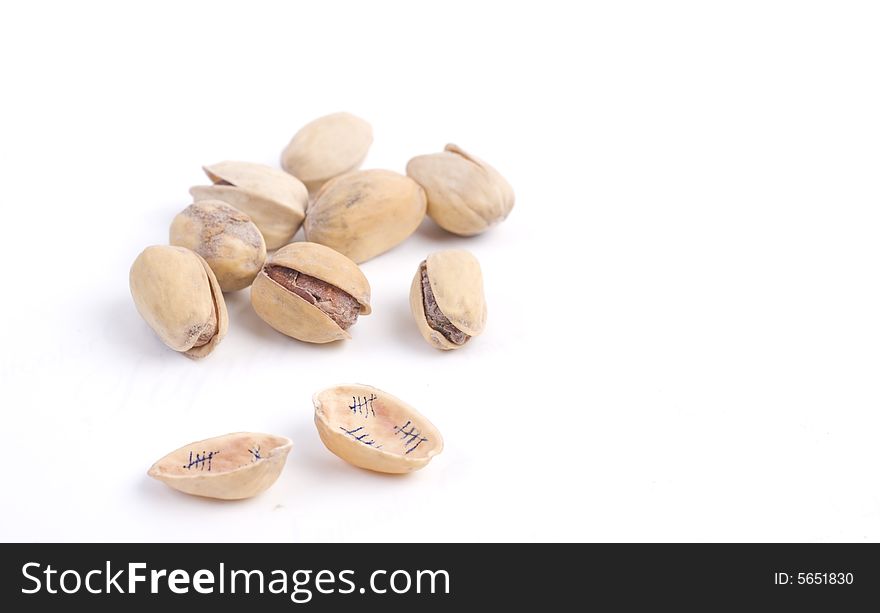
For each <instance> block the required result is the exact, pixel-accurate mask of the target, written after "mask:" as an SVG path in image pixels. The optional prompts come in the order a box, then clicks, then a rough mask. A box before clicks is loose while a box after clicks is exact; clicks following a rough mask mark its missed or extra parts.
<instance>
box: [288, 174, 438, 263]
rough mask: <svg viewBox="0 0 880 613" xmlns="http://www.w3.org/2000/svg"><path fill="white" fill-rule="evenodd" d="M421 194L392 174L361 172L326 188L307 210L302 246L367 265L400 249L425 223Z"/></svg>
mask: <svg viewBox="0 0 880 613" xmlns="http://www.w3.org/2000/svg"><path fill="white" fill-rule="evenodd" d="M425 209H426V200H425V192H424V190H422V188H421V187H419V186H418V184H417V183H416V182H415V181H413V180H412V179H410V178H409V177H405V176H403V175H401V174H398V173H396V172H392V171H390V170H360V171H357V172H350V173H348V174H345V175H342V176H340V177H336V178H335V179H333V180H332V181H329V182H327V183H326V184H325V185H324V187H322V188H321V191H320V192H318V194H317V196H316V197H315V201H314V202H313V203H312V205H311V206H310V207H309V214H308V216H307V217H306V221H305V226H304V227H305V233H306V240H308V241H312V242H315V243H321V244H322V245H327V246H328V247H332V248H333V249H335V250H336V251H338V252H340V253H342V254H345V255H346V256H348V257H350V258H351V259H352V260H354V261H355V262H358V263H360V262H365V261H366V260H369V259H370V258H373V257H375V256H377V255H379V254H380V253H384V252H385V251H388V250H389V249H391V248H392V247H395V246H397V245H398V244H400V243H402V242H403V241H404V240H405V239H406V238H407V237H408V236H409V235H410V234H412V233H413V232H415V230H416V228H418V227H419V224H420V223H421V222H422V219H424V217H425Z"/></svg>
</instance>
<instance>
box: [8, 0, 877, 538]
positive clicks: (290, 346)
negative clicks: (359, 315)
mask: <svg viewBox="0 0 880 613" xmlns="http://www.w3.org/2000/svg"><path fill="white" fill-rule="evenodd" d="M878 17H880V16H878V9H877V8H876V4H873V3H869V2H864V3H858V2H824V3H823V2H737V3H704V2H669V3H653V2H614V3H595V2H552V1H548V2H541V3H539V4H534V3H530V4H526V3H522V4H520V3H515V2H497V3H495V2H472V1H468V2H451V1H446V2H430V3H425V2H399V3H389V2H370V3H360V2H331V1H327V2H310V3H306V2H271V3H270V2H254V1H249V2H238V3H229V2H192V3H189V2H188V3H182V2H152V3H150V4H149V5H143V6H135V5H130V4H126V3H113V2H104V3H95V2H80V3H63V2H54V3H44V2H33V3H27V4H24V3H19V4H18V5H17V6H15V7H12V6H10V5H4V7H3V8H2V9H0V70H2V74H0V77H2V90H3V93H2V96H0V169H2V170H0V173H2V185H3V203H2V206H3V221H4V224H3V225H4V232H3V240H2V241H0V249H2V257H3V262H4V263H5V266H6V283H5V290H4V292H3V300H2V302H0V309H2V317H3V326H2V327H0V346H2V348H3V349H2V363H0V388H2V406H3V409H2V411H3V412H2V415H3V419H2V424H3V426H2V433H3V440H4V443H3V447H4V449H3V457H4V458H5V461H4V469H5V470H4V478H3V481H4V488H3V490H4V494H3V503H2V505H0V520H2V521H0V538H2V539H4V540H25V541H47V540H63V541H78V540H100V541H120V540H125V541H130V540H134V541H165V540H172V541H175V540H194V541H225V540H272V541H288V542H299V541H462V540H463V541H534V540H542V541H543V540H551V541H618V540H624V541H641V540H649V541H666V540H686V541H717V540H724V541H728V540H730V541H752V540H758V541H767V540H771V541H775V540H785V541H834V540H846V541H850V540H851V541H877V540H880V480H878V470H877V467H878V465H880V453H878V445H877V440H878V430H880V411H878V409H880V386H878V377H877V373H878V368H880V352H878V347H880V317H878V313H880V286H878V267H880V240H878V230H880V228H878V222H880V207H878V205H880V199H878V196H880V189H878V186H880V181H878V169H880V147H878V143H880V112H878V109H880V81H878V79H877V75H878V68H880V66H878V63H880V37H878V36H877V32H878V31H880V19H878ZM337 110H347V111H350V112H353V113H355V114H358V115H360V116H362V117H364V118H366V119H368V120H369V121H370V122H371V123H372V125H373V127H374V133H375V143H374V145H373V147H372V149H371V151H370V153H369V157H368V158H367V161H366V163H365V165H364V167H367V168H369V167H381V168H390V169H394V170H397V171H402V170H403V168H404V166H405V164H406V161H407V160H408V159H409V158H410V157H411V156H413V155H416V154H421V153H426V152H431V151H437V150H440V149H441V148H442V147H443V145H445V144H446V143H447V142H455V143H457V144H459V145H461V146H462V147H464V148H466V149H469V150H471V151H472V152H474V153H475V154H476V155H478V156H481V157H483V158H485V159H487V160H489V161H490V163H492V164H493V165H495V166H496V167H497V168H498V169H499V170H500V171H501V172H502V173H503V174H504V175H505V176H506V177H508V178H509V180H510V182H511V183H512V185H513V187H514V189H515V191H516V196H517V204H516V207H515V208H514V210H513V212H512V214H511V216H510V217H509V219H508V220H507V221H506V222H505V223H504V224H502V225H500V226H498V227H497V228H495V229H493V230H492V231H490V232H488V233H486V234H485V235H483V236H480V237H477V238H471V239H464V238H457V237H454V236H451V235H447V234H445V233H444V232H442V231H440V230H438V229H437V228H436V227H435V226H434V225H433V224H432V223H431V222H430V221H426V222H425V223H424V225H423V226H422V227H421V228H420V230H419V231H418V232H417V233H416V234H415V235H414V236H413V237H412V239H411V240H409V241H408V242H406V243H405V244H403V245H401V246H400V247H398V248H396V249H394V250H393V251H391V252H389V253H387V254H385V255H383V256H380V257H378V258H376V259H375V260H373V261H370V262H368V263H366V264H365V265H364V266H363V270H364V272H365V273H366V275H367V276H368V278H369V280H370V282H371V284H372V287H373V296H374V302H373V307H374V314H373V315H371V316H369V317H366V318H363V319H362V320H360V321H359V322H358V323H357V324H356V326H355V327H354V328H353V336H354V339H353V340H351V341H349V342H345V343H341V344H336V345H333V346H324V347H320V346H309V345H306V344H302V343H298V342H296V341H293V340H290V339H287V338H286V337H283V336H281V335H280V334H277V333H275V332H274V331H273V330H271V329H270V328H268V327H267V326H266V325H264V324H263V323H262V322H261V321H260V320H259V319H258V318H257V317H256V316H255V315H254V313H253V312H252V310H251V308H250V305H249V295H248V292H247V291H243V292H239V293H237V294H233V295H228V296H227V301H228V306H229V312H230V331H229V335H228V337H227V339H226V340H225V341H224V342H223V343H222V344H221V345H220V346H219V347H218V349H217V351H216V352H215V353H214V354H213V355H211V356H210V357H209V358H207V359H206V360H204V361H201V362H193V361H189V360H187V359H185V358H183V357H181V356H179V355H176V354H174V353H173V352H171V351H170V350H167V349H166V348H165V347H164V346H163V345H162V344H161V343H160V342H159V341H158V340H157V339H156V337H155V336H154V335H153V333H152V332H151V331H150V330H149V329H148V328H147V326H146V325H145V324H144V322H143V321H142V320H141V319H140V318H139V316H138V314H137V313H136V311H135V309H134V306H133V304H132V302H131V299H130V296H129V291H128V268H129V266H130V264H131V262H132V261H133V260H134V258H135V256H136V255H137V254H138V253H139V251H140V250H141V249H142V248H143V247H145V246H147V245H150V244H156V243H164V242H166V240H167V231H168V225H169V223H170V221H171V218H172V217H173V215H174V214H176V213H177V212H178V211H179V210H180V209H182V208H183V207H185V206H186V205H187V204H188V203H189V198H188V194H187V190H188V188H189V187H190V186H191V185H193V184H199V183H202V182H204V180H205V179H204V177H203V175H202V174H201V171H200V166H201V165H202V164H209V163H212V162H216V161H220V160H224V159H240V160H249V161H256V162H263V163H268V164H277V163H278V156H279V153H280V151H281V149H282V148H283V147H284V145H285V144H286V143H287V141H288V140H289V138H290V137H291V136H292V135H293V133H294V132H295V131H296V130H297V129H298V128H299V127H300V126H301V125H302V124H304V123H305V122H306V121H308V120H310V119H312V118H314V117H317V116H320V115H323V114H326V113H330V112H334V111H337ZM448 247H464V248H467V249H470V250H472V251H473V252H474V253H475V254H476V255H477V256H478V258H479V259H480V261H481V263H482V265H483V269H484V274H485V283H486V294H487V299H488V303H489V320H488V327H487V329H486V332H485V335H484V336H482V337H481V338H478V339H476V340H475V341H474V342H473V343H472V344H471V345H470V346H468V347H466V348H465V349H463V350H461V351H456V352H452V353H449V354H443V353H440V352H437V351H434V350H432V349H431V348H429V347H428V346H427V345H426V344H425V343H424V342H423V341H422V339H421V338H420V337H419V335H418V333H417V331H416V328H415V326H414V325H413V323H412V321H411V316H410V314H409V310H408V304H407V294H408V288H409V283H410V280H411V277H412V275H413V273H414V271H415V269H416V266H417V264H418V263H419V261H420V260H421V259H422V258H424V257H425V255H426V254H427V253H428V252H430V251H431V250H436V249H442V248H448ZM354 381H356V382H364V383H369V384H372V385H375V386H377V387H380V388H382V389H385V390H387V391H389V392H391V393H393V394H396V395H398V396H399V397H401V398H403V399H404V400H406V401H408V402H410V403H411V404H413V405H414V406H416V407H417V408H419V409H420V410H421V411H422V412H423V413H424V414H425V415H427V416H428V417H429V418H430V419H431V420H432V421H433V422H434V423H435V424H436V425H437V426H438V427H439V429H440V430H441V431H442V432H443V434H444V437H445V440H446V448H445V451H444V452H443V454H442V455H440V456H438V457H437V458H435V460H434V461H433V462H432V463H431V464H430V465H429V466H428V467H427V468H426V469H424V470H422V471H420V472H419V473H416V474H413V475H410V476H406V477H388V476H382V475H378V474H372V473H369V472H366V471H362V470H359V469H356V468H353V467H351V466H348V465H346V464H344V463H343V462H342V461H341V460H339V459H337V458H336V457H335V456H333V455H331V454H330V452H328V451H327V450H326V449H324V447H323V446H322V444H321V442H320V440H319V439H318V436H317V434H316V432H315V429H314V425H313V423H312V407H311V402H310V398H311V395H312V393H313V392H315V391H316V390H318V389H321V388H323V387H325V386H328V385H332V384H335V383H343V382H354ZM238 430H254V431H266V432H272V433H278V434H283V435H287V436H290V437H291V438H292V439H293V441H294V448H293V451H292V452H291V454H290V458H289V461H288V464H287V468H286V470H285V472H284V473H283V474H282V476H281V478H280V479H279V481H278V482H277V483H276V485H275V486H274V487H273V488H271V489H270V490H269V491H267V492H266V493H264V494H263V495H261V496H259V497H257V498H255V499H252V500H249V501H243V502H238V503H218V502H213V501H208V500H201V499H197V498H192V497H187V496H185V495H183V494H179V493H177V492H174V491H172V490H170V489H169V488H167V487H165V486H164V485H162V484H161V483H158V482H155V481H152V480H150V479H149V478H148V477H147V476H146V470H147V468H148V467H149V466H150V464H151V463H152V462H153V461H154V460H156V459H158V458H159V457H161V456H162V455H164V454H165V453H166V452H168V451H171V450H172V449H175V448H177V447H179V446H181V445H183V444H185V443H187V442H190V441H193V440H197V439H202V438H205V437H209V436H213V435H219V434H223V433H226V432H232V431H238Z"/></svg>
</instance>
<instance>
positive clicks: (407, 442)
mask: <svg viewBox="0 0 880 613" xmlns="http://www.w3.org/2000/svg"><path fill="white" fill-rule="evenodd" d="M410 424H412V425H410ZM407 426H410V428H409V430H407V429H406V427H407ZM394 432H395V433H397V434H400V435H401V437H400V440H402V441H403V447H404V449H406V453H410V452H411V451H414V450H415V449H416V448H417V447H418V446H419V445H421V444H422V443H424V442H426V441H427V440H428V439H427V438H425V437H424V436H422V433H421V431H419V429H418V428H416V426H415V424H413V423H412V421H411V420H409V419H408V420H407V421H406V423H405V424H403V425H402V426H394Z"/></svg>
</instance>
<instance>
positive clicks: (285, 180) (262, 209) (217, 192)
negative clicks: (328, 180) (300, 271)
mask: <svg viewBox="0 0 880 613" xmlns="http://www.w3.org/2000/svg"><path fill="white" fill-rule="evenodd" d="M204 171H205V174H206V175H207V176H208V178H209V179H211V181H212V182H214V183H215V185H198V186H195V187H193V188H191V189H190V190H189V193H190V194H191V195H192V197H193V199H194V200H196V201H199V200H222V201H223V202H226V203H227V204H229V205H231V206H233V207H235V208H237V209H238V210H240V211H242V212H243V213H245V214H246V215H248V216H249V217H250V218H251V221H253V222H254V224H255V225H256V226H257V228H259V230H260V232H261V233H262V234H263V238H264V239H265V241H266V248H267V249H277V248H278V247H281V246H282V245H285V244H286V243H288V242H289V241H290V240H291V239H292V238H293V236H294V234H296V232H297V231H298V230H299V228H300V226H302V222H303V219H304V218H305V211H306V206H307V205H308V199H309V194H308V190H306V187H305V185H303V184H302V183H301V182H300V181H299V180H297V179H296V177H292V176H290V175H289V174H287V173H286V172H284V171H282V170H279V169H277V168H272V167H271V166H264V165H262V164H253V163H250V162H220V163H219V164H214V165H212V166H205V167H204ZM223 182H226V183H229V184H230V185H225V184H223Z"/></svg>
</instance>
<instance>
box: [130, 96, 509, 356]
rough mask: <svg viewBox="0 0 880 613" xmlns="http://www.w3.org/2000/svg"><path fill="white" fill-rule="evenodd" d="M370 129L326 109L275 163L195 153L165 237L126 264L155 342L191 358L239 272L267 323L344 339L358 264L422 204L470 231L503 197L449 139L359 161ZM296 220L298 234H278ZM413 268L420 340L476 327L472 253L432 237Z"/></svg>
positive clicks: (456, 336) (220, 326)
mask: <svg viewBox="0 0 880 613" xmlns="http://www.w3.org/2000/svg"><path fill="white" fill-rule="evenodd" d="M372 142H373V130H372V127H371V126H370V124H369V123H367V122H366V121H364V120H363V119H360V118H359V117H355V116H354V115H351V114H349V113H335V114H332V115H327V116H324V117H320V118H318V119H315V120H314V121H311V122H310V123H308V124H306V125H305V126H303V127H302V128H301V129H300V130H299V131H298V132H297V133H296V134H295V135H294V137H293V139H292V140H291V141H290V143H289V144H288V145H287V147H286V148H285V149H284V151H283V152H282V154H281V166H282V168H283V170H282V169H278V168H272V167H270V166H265V165H262V164H254V163H250V162H230V161H227V162H220V163H218V164H213V165H210V166H205V167H204V171H205V174H206V175H207V181H206V183H207V184H206V185H199V186H195V187H193V188H191V189H190V195H191V196H192V200H193V202H192V204H190V205H189V206H188V207H186V208H185V209H184V210H183V211H181V212H180V213H179V214H178V215H177V216H176V217H175V218H174V219H173V220H172V222H171V227H170V232H169V244H168V245H154V246H151V247H147V248H146V249H145V250H144V251H143V252H141V254H140V255H138V257H137V259H136V260H135V261H134V264H132V267H131V271H130V275H129V283H130V288H131V295H132V297H133V299H134V303H135V306H136V307H137V310H138V312H139V313H140V314H141V316H142V317H143V318H144V320H145V321H146V322H147V324H148V325H149V326H150V327H151V328H152V329H153V331H154V332H155V333H156V334H157V335H158V336H159V338H160V339H161V340H162V342H164V343H165V344H166V345H167V346H168V347H170V348H171V349H173V350H175V351H178V352H181V353H183V354H184V355H186V356H188V357H191V358H201V357H205V356H206V355H208V354H210V353H211V352H212V351H213V350H214V348H215V347H216V346H217V345H218V344H219V343H220V341H222V340H223V337H224V336H225V335H226V332H227V329H228V327H229V316H228V313H227V310H226V304H225V302H224V299H223V293H224V292H234V291H238V290H242V289H244V288H246V287H249V286H250V287H251V304H252V305H253V308H254V311H255V312H256V313H257V315H258V316H259V317H260V318H261V319H262V320H263V321H265V322H266V323H267V324H268V325H270V326H271V327H272V328H274V329H275V330H277V331H279V332H281V333H283V334H286V335H287V336H289V337H292V338H295V339H297V340H299V341H304V342H308V343H328V342H333V341H338V340H343V339H349V338H351V335H350V334H349V328H351V327H352V326H353V325H354V324H355V322H357V319H358V317H359V316H360V315H369V314H370V284H369V281H368V280H367V278H366V277H365V276H364V274H363V272H362V271H361V269H360V268H359V266H358V264H360V263H362V262H365V261H367V260H370V259H372V258H374V257H376V256H378V255H380V254H382V253H385V252H386V251H389V250H390V249H392V248H393V247H395V246H397V245H398V244H400V243H401V242H403V241H404V240H406V239H407V237H409V236H410V235H411V234H412V233H413V232H414V231H415V230H416V228H418V227H419V225H420V224H421V223H422V220H423V218H424V216H425V215H426V214H427V215H428V217H430V218H431V219H432V220H433V221H434V222H435V223H437V225H439V226H440V227H441V228H443V229H444V230H446V231H448V232H451V233H453V234H457V235H459V236H473V235H476V234H480V233H482V232H485V231H486V230H488V229H489V228H490V227H492V226H493V225H495V224H497V223H498V222H500V221H502V220H503V219H505V218H506V217H507V215H508V214H509V213H510V211H511V209H512V208H513V203H514V196H513V190H512V189H511V187H510V185H509V184H508V182H507V181H506V180H505V179H504V178H503V177H502V176H501V175H500V174H499V173H498V172H497V171H496V170H495V169H494V168H492V167H491V166H490V165H489V164H487V163H486V162H484V161H482V160H480V159H479V158H477V157H474V156H472V155H470V154H468V153H466V152H465V151H463V150H462V149H460V148H459V147H457V146H455V145H447V146H446V148H445V149H444V150H443V151H441V152H439V153H429V154H426V155H419V156H416V157H414V158H412V159H411V160H410V161H409V163H408V164H407V165H406V174H405V175H403V174H399V173H397V172H394V171H391V170H378V169H375V170H358V169H359V167H360V165H361V164H362V162H363V160H364V158H365V157H366V155H367V151H368V150H369V148H370V145H371V144H372ZM300 227H302V228H303V230H304V234H305V241H299V242H291V241H292V240H293V237H294V235H295V234H296V233H297V232H298V231H299V229H300ZM269 252H272V253H269ZM415 268H416V269H415V276H414V278H413V280H412V283H411V286H410V306H411V308H412V313H413V318H414V320H415V325H416V326H417V328H418V330H419V332H420V333H421V335H422V336H423V337H424V338H425V340H426V341H427V342H428V343H429V344H431V345H432V346H433V347H435V348H437V349H442V350H450V349H458V348H460V347H463V346H464V345H466V344H467V343H468V342H469V341H470V340H471V339H472V338H473V337H475V336H478V335H479V334H480V333H481V332H482V331H483V328H484V326H485V323H486V301H485V297H484V295H483V280H482V273H481V270H480V264H479V262H478V261H477V259H476V258H475V257H474V256H473V255H472V254H471V253H469V252H467V251H464V250H446V251H439V252H436V253H432V254H430V255H428V256H427V257H426V258H425V259H424V260H423V261H422V262H420V263H419V264H418V265H417V266H416V267H415Z"/></svg>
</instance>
